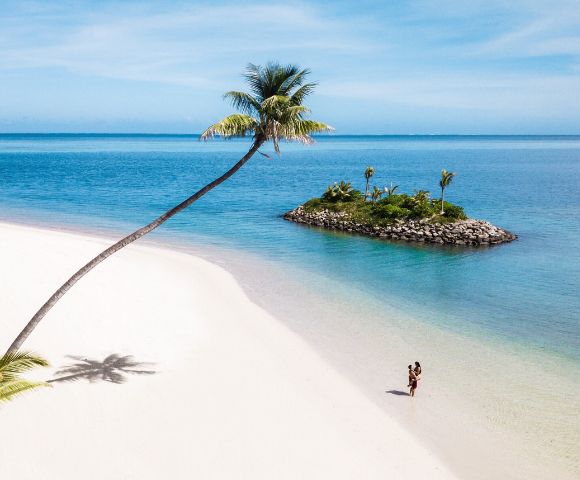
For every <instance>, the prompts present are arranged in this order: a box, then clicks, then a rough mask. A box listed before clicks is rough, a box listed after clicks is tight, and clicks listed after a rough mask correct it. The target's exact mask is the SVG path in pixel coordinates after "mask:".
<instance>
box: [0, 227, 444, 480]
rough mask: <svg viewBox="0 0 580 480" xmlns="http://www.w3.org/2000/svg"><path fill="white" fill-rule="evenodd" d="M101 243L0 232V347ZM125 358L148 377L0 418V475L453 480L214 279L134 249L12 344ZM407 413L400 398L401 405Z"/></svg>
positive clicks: (0, 411) (88, 386) (96, 385)
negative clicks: (0, 437) (22, 339)
mask: <svg viewBox="0 0 580 480" xmlns="http://www.w3.org/2000/svg"><path fill="white" fill-rule="evenodd" d="M107 244H108V241H107V240H102V239H98V238H91V237H85V236H80V235H76V234H70V233H61V232H56V231H49V230H40V229H35V228H29V227H23V226H16V225H9V224H0V265H1V269H2V275H1V276H0V292H1V295H0V312H1V315H0V331H1V338H0V339H1V342H0V343H1V344H0V348H2V349H5V348H6V347H8V345H9V344H10V342H11V341H12V340H13V338H14V336H15V335H16V334H17V333H18V332H19V331H20V329H21V328H22V326H23V325H24V324H25V323H26V321H28V319H29V317H30V316H31V315H32V314H33V313H34V311H35V310H36V309H37V308H38V307H39V306H40V304H42V302H44V301H45V299H46V298H47V297H48V296H49V295H50V294H51V293H52V291H53V290H54V289H55V288H56V287H57V286H58V285H60V283H61V282H62V281H64V280H65V279H66V278H67V277H68V276H69V275H70V274H71V273H72V272H73V271H74V270H76V268H78V267H79V266H80V265H81V264H82V263H83V262H84V261H86V260H88V259H89V258H91V257H92V256H93V255H94V254H96V253H98V251H100V250H101V249H102V248H103V247H104V246H106V245H107ZM23 349H24V350H32V351H34V352H36V353H38V354H41V355H42V356H44V357H45V358H47V359H48V360H49V361H50V363H51V368H50V369H44V370H42V369H40V370H37V371H36V372H35V377H36V378H43V379H48V378H53V375H54V373H55V372H56V371H57V370H59V369H60V368H62V367H63V366H64V365H69V364H72V363H76V362H78V361H77V360H74V359H71V358H68V357H67V356H68V355H72V356H78V357H81V358H88V359H92V360H96V361H99V362H102V361H103V360H104V359H105V358H106V357H107V356H109V355H111V354H118V355H123V356H125V355H131V356H133V357H134V359H135V360H136V361H138V362H144V363H147V364H146V365H141V366H139V367H135V368H138V369H139V368H140V369H143V370H154V371H155V372H156V373H155V374H150V375H137V374H130V373H127V374H122V375H124V376H125V379H126V381H125V382H124V383H121V384H115V383H111V382H107V381H101V380H99V381H95V382H93V383H90V382H88V381H87V380H86V379H84V378H81V379H79V380H77V381H74V382H54V383H53V384H52V385H53V386H52V388H45V389H41V390H37V391H34V392H30V393H28V394H25V395H23V396H22V397H20V398H18V399H16V400H15V401H13V402H9V403H5V404H2V405H0V425H2V432H3V435H4V438H5V441H4V442H2V443H3V444H2V447H1V448H0V478H3V479H4V478H6V479H11V480H24V479H26V480H29V479H30V480H32V479H35V480H41V479H42V480H53V479H54V480H57V479H58V480H68V479H70V480H73V479H74V480H77V479H79V478H82V479H83V480H89V479H99V480H103V479H121V478H122V479H139V480H144V479H159V478H172V479H176V480H177V479H186V478H187V479H192V478H200V479H221V478H223V479H253V480H256V479H274V478H275V479H297V478H301V479H310V478H312V479H324V478H332V479H358V478H364V479H375V478H376V479H378V478H380V479H384V478H393V479H399V480H402V479H431V480H436V479H450V478H455V477H454V476H453V474H452V473H450V471H449V469H448V468H447V467H446V466H445V465H444V464H442V463H441V462H440V461H439V459H438V458H437V457H436V456H434V455H433V454H432V453H431V452H430V451H429V450H428V449H426V448H425V447H424V446H423V445H422V444H421V443H420V442H419V441H418V440H417V439H416V438H414V437H413V436H412V435H411V434H410V433H408V432H407V431H406V430H405V429H404V428H402V427H401V426H400V425H399V424H398V423H396V422H395V421H394V420H392V419H391V418H390V417H389V416H388V414H387V413H385V412H384V411H382V410H381V409H379V408H378V407H377V406H376V405H375V404H374V403H372V402H371V401H370V400H369V399H368V398H367V397H365V396H364V395H363V394H362V393H361V392H360V391H359V390H358V389H357V388H356V387H354V386H353V385H352V384H351V383H350V382H349V381H348V380H346V379H345V378H344V377H343V376H342V375H341V374H339V373H338V372H337V371H336V370H334V369H333V368H332V367H331V366H329V364H327V363H326V362H325V361H324V360H323V359H322V358H321V357H320V356H319V355H318V354H317V353H316V352H315V351H314V350H312V348H311V347H310V346H308V345H307V344H306V343H305V342H304V341H303V340H302V339H301V338H300V337H298V336H297V335H296V334H294V333H293V332H291V331H290V330H289V329H287V328H286V327H285V326H284V325H283V324H281V323H280V322H279V321H278V320H277V319H276V318H273V317H272V316H270V315H269V314H268V313H267V312H265V311H264V310H262V309H261V308H259V307H258V306H256V305H255V304H253V303H252V302H250V300H248V298H247V297H246V295H245V294H244V292H243V290H242V289H241V288H240V287H239V285H238V284H237V283H236V281H235V280H234V278H233V277H232V276H231V275H230V274H229V273H228V272H226V271H225V270H223V269H222V268H221V267H218V266H215V265H213V264H211V263H208V262H207V261H205V260H202V259H199V258H196V257H194V256H191V255H187V254H184V253H178V252H174V251H171V250H166V249H161V248H153V247H149V246H140V245H134V246H130V247H128V248H126V249H125V250H124V251H122V252H120V253H119V254H117V255H116V256H114V257H112V258H110V259H109V260H107V261H106V262H104V263H103V264H101V265H99V266H98V267H97V268H96V269H95V270H94V271H93V272H91V273H90V274H89V275H88V276H86V277H85V278H84V279H83V280H81V282H80V283H79V284H77V286H75V287H74V288H73V289H72V290H71V291H70V292H69V293H68V294H67V295H66V296H65V297H64V298H63V299H62V300H61V301H60V302H59V303H58V304H57V305H56V307H55V308H54V309H53V310H52V311H51V312H50V313H49V314H48V315H47V317H46V318H45V319H44V320H43V321H42V323H41V324H40V326H39V327H38V328H37V330H36V331H35V332H34V333H33V334H32V336H31V337H30V338H29V340H28V341H27V342H26V344H25V345H24V348H23ZM409 401H412V400H411V399H409Z"/></svg>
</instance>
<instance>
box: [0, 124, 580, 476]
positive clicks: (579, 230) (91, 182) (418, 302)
mask: <svg viewBox="0 0 580 480" xmlns="http://www.w3.org/2000/svg"><path fill="white" fill-rule="evenodd" d="M248 146H249V143H248V142H247V141H241V140H240V141H226V142H224V141H214V142H209V143H201V142H198V141H197V139H196V137H195V136H182V135H57V134H54V135H0V220H5V221H19V222H25V223H32V224H41V225H52V226H55V227H62V226H65V227H70V228H77V229H81V230H89V231H94V232H105V233H108V234H114V235H120V234H123V233H127V232H129V231H131V229H133V228H134V227H137V226H141V225H142V224H145V223H147V222H149V221H150V220H151V219H153V218H155V217H156V216H158V215H159V214H161V213H163V212H164V211H165V210H167V209H168V208H170V207H172V206H174V205H175V204H177V203H178V202H180V201H181V200H183V199H184V198H185V197H187V196H189V195H190V194H191V193H192V192H194V191H195V190H196V189H197V188H199V187H201V186H203V185H204V184H205V183H207V182H208V181H210V180H212V179H214V178H215V177H217V176H218V175H220V174H221V173H222V172H224V171H225V170H226V169H227V168H228V167H229V166H231V165H232V164H233V163H234V162H235V161H237V159H238V158H239V157H240V156H241V155H242V154H243V153H245V151H246V150H247V148H248ZM282 147H283V153H282V156H281V157H280V158H278V157H275V156H274V155H273V154H272V152H271V148H269V147H267V148H265V149H264V152H265V153H269V154H271V155H272V158H271V159H268V158H265V157H263V156H261V155H257V156H256V157H255V158H253V159H252V160H251V161H250V162H249V163H248V164H247V165H246V166H245V167H244V168H243V169H242V170H241V171H240V172H239V173H238V174H236V175H235V177H234V178H233V179H231V180H230V181H228V182H227V183H226V184H224V185H222V186H220V187H219V188H218V189H216V190H214V191H212V192H210V193H209V194H208V195H206V196H205V197H203V198H202V199H201V200H200V201H199V202H198V203H196V204H194V206H193V207H191V208H190V209H189V210H187V211H186V212H183V213H181V214H179V215H178V216H177V217H175V218H174V219H172V220H170V221H169V222H168V223H167V224H165V225H164V226H163V227H162V228H161V229H160V230H159V232H156V233H154V237H153V238H155V239H157V240H159V241H165V240H167V241H169V240H171V241H178V242H180V243H181V244H185V245H191V246H197V247H200V246H206V247H208V246H209V247H211V248H215V249H217V250H218V251H237V252H240V251H243V252H246V253H247V255H248V258H252V259H256V261H258V262H259V261H260V260H263V261H264V264H267V265H273V266H275V267H276V268H277V269H278V270H279V271H282V272H286V273H287V274H288V276H289V277H292V279H293V281H294V283H295V284H300V288H302V289H303V290H302V293H296V295H300V296H301V297H302V298H301V299H300V302H295V303H301V302H302V300H304V302H306V301H307V300H308V299H307V298H306V297H307V295H309V294H310V293H312V294H316V295H317V296H316V299H315V300H313V301H312V305H314V304H315V303H316V304H321V303H324V302H328V304H329V305H330V304H331V303H332V302H333V301H334V300H333V299H335V300H336V299H337V298H339V296H340V298H341V299H342V300H343V301H346V302H347V303H349V304H350V305H351V307H352V306H354V310H353V311H352V312H350V311H348V308H349V307H348V306H345V307H344V308H343V307H341V309H340V312H338V313H337V320H336V321H337V324H336V325H337V328H338V323H339V320H338V317H339V316H340V314H341V312H342V314H343V315H347V313H348V315H350V320H351V323H352V324H354V325H360V324H362V323H364V324H365V328H368V329H369V330H368V331H372V332H374V333H373V334H372V335H369V336H368V338H369V340H368V342H367V343H368V351H371V350H372V345H371V344H372V338H375V337H376V338H378V337H377V335H378V334H377V333H376V332H378V331H379V328H378V325H379V324H386V323H388V322H389V321H391V320H389V318H391V317H388V316H384V317H383V316H382V315H381V312H382V310H383V308H384V309H385V311H387V309H389V311H390V310H392V309H395V310H396V311H398V312H401V314H402V315H403V316H408V317H409V318H413V319H414V321H417V322H418V323H417V324H418V325H419V326H420V327H418V328H424V329H425V332H426V334H425V335H423V337H425V336H427V337H428V336H430V335H433V338H432V340H433V342H435V343H436V342H437V341H438V340H437V338H436V336H435V335H434V333H433V332H435V331H437V332H443V333H442V335H443V334H445V335H447V334H449V335H452V336H455V337H454V338H461V339H465V341H466V342H468V341H469V342H474V343H473V345H496V346H498V348H501V349H502V351H503V352H507V354H506V355H511V354H512V353H513V352H518V353H517V355H519V356H515V357H509V356H506V357H503V356H496V355H495V354H490V355H489V358H490V359H489V360H484V359H483V357H484V356H485V355H487V354H484V353H481V355H480V357H478V358H479V360H478V362H476V363H474V364H473V365H470V366H469V368H470V369H471V370H472V371H473V369H476V368H477V366H478V365H486V367H485V368H483V367H482V368H481V370H482V372H484V371H490V369H491V370H494V369H497V371H502V372H503V373H505V368H504V367H505V365H496V366H495V367H493V368H491V367H489V365H492V364H493V362H494V361H497V362H500V360H499V359H500V358H501V359H502V360H501V361H502V362H503V359H504V358H507V359H508V361H513V362H516V363H520V362H524V358H525V362H528V363H526V368H525V372H524V373H522V374H520V373H518V374H517V378H518V379H524V378H526V380H525V381H524V380H521V382H520V383H521V385H519V386H518V388H520V391H519V392H518V394H517V395H516V394H515V393H514V394H513V397H511V398H508V397H509V394H504V390H505V389H503V387H502V386H501V382H502V381H503V380H501V381H499V383H500V385H499V386H498V377H497V376H495V375H494V376H490V378H489V379H488V380H485V378H484V376H481V377H478V378H480V379H482V380H481V381H480V383H481V384H484V385H485V388H486V392H488V394H486V400H485V402H486V403H484V402H483V400H481V398H482V395H481V390H478V391H476V390H477V389H478V388H480V389H481V388H482V387H481V385H473V386H471V385H470V386H469V388H467V386H466V387H465V397H466V398H469V395H470V394H471V395H472V403H477V402H478V401H481V411H484V410H485V412H486V413H485V416H486V418H488V419H490V424H494V425H496V424H497V425H500V427H501V428H503V427H504V426H505V425H507V424H509V423H510V422H512V423H513V426H511V425H510V428H512V430H514V431H516V430H517V431H519V432H520V433H521V435H522V438H527V440H526V441H529V442H530V444H531V443H534V442H539V440H538V438H544V436H546V435H548V434H547V433H546V434H545V433H544V432H546V431H551V432H552V433H553V437H549V438H547V439H545V445H543V446H542V451H545V450H546V449H547V448H552V446H553V448H554V450H553V451H551V452H552V453H550V455H549V457H550V459H553V458H554V455H556V456H557V455H558V453H557V452H558V451H559V452H563V454H562V462H563V464H564V467H565V468H566V469H567V471H568V472H574V471H575V472H578V470H577V468H578V457H577V455H574V454H573V451H574V444H575V442H577V440H578V431H577V427H578V424H576V426H574V425H572V426H570V423H571V422H570V420H571V419H572V420H575V421H577V420H578V417H577V416H572V417H570V416H569V412H570V410H569V405H568V404H564V403H563V402H562V398H561V397H558V396H554V395H553V394H552V391H556V392H558V391H560V386H558V385H554V384H553V383H552V382H553V381H554V379H556V381H558V380H557V378H558V376H557V374H558V371H560V373H562V372H565V371H567V372H569V371H577V369H578V367H579V366H580V253H579V252H580V136H565V137H557V136H508V137H503V136H468V137H456V136H326V137H321V138H318V139H317V142H316V144H314V145H312V146H308V147H304V146H301V145H295V144H287V145H283V146H282ZM368 165H372V166H373V167H374V168H375V172H376V173H375V176H374V178H373V179H372V184H376V185H379V186H383V185H390V184H391V182H393V183H395V184H397V185H399V190H400V191H403V192H408V193H413V191H414V190H418V189H424V190H430V191H431V192H433V195H434V196H437V195H438V194H439V192H438V178H439V175H440V171H441V169H442V168H446V169H447V170H451V171H453V172H456V173H457V176H456V178H455V179H454V181H453V183H452V185H451V186H450V187H449V188H448V190H447V191H446V198H447V199H448V200H449V201H451V202H454V203H458V204H460V205H462V206H463V207H464V208H465V211H466V212H467V214H468V215H469V216H471V217H474V218H481V219H486V220H489V221H491V222H492V223H494V224H496V225H499V226H501V227H504V228H506V229H508V230H511V231H513V232H515V233H516V234H517V235H518V236H519V239H518V240H517V241H516V242H513V243H511V244H506V245H502V246H498V247H493V248H484V249H474V248H471V249H458V248H442V247H436V246H428V245H412V244H404V243H389V242H383V241H378V240H374V239H366V238H362V237H357V236H349V235H345V234H340V233H332V232H325V231H321V230H318V229H313V228H307V227H304V226H300V225H296V224H293V223H289V222H286V221H284V220H283V219H282V218H281V217H280V216H281V214H283V213H284V212H285V211H287V210H290V209H292V208H294V207H295V206H297V205H299V204H300V203H303V202H304V201H305V200H307V199H309V198H311V197H313V196H318V195H320V194H321V193H322V192H323V191H324V190H325V188H326V186H327V185H328V184H330V183H332V182H335V181H340V180H348V181H352V182H353V184H354V185H355V186H356V187H358V188H360V189H363V188H364V177H363V172H364V169H365V168H366V167H367V166H368ZM266 270H267V269H266ZM267 274H268V273H265V275H267ZM254 283H255V282H254ZM265 283H268V282H265ZM271 285H274V284H273V283H272V284H271ZM288 285H290V283H289V284H288ZM254 286H255V285H254ZM250 287H251V285H250ZM258 287H259V288H262V289H263V290H264V291H266V290H268V284H266V285H258ZM272 288H274V287H272ZM277 288H278V289H279V291H276V292H274V293H273V294H271V296H272V298H271V299H270V305H272V306H273V307H272V308H274V309H276V307H277V306H278V305H277V302H281V301H287V300H281V299H282V297H283V295H284V292H286V293H285V294H286V295H288V291H290V290H291V289H290V287H288V288H285V287H280V286H278V287H277ZM296 288H298V287H296ZM296 292H298V290H296ZM355 292H356V293H355ZM294 300H296V299H295V298H294ZM335 306H336V305H335ZM313 311H314V309H313V308H312V309H311V308H309V309H305V310H304V315H303V318H309V317H308V315H309V312H310V313H312V312H313ZM290 314H291V315H294V316H296V313H294V314H292V312H290ZM358 318H360V319H361V320H360V322H359V321H358V320H357V319H358ZM401 318H402V317H401ZM316 321H320V322H321V323H325V322H326V326H327V327H329V325H330V327H329V331H330V330H331V329H332V325H331V323H330V322H329V320H328V318H325V315H324V314H323V313H320V314H317V315H316V316H313V318H309V320H308V322H316ZM373 322H374V324H375V326H376V327H377V328H375V327H374V326H372V325H371V324H372V323H373ZM343 323H344V322H343ZM345 324H346V323H345ZM349 328H351V329H352V327H349ZM351 333H352V331H351ZM329 335H330V334H329ZM357 335H359V336H360V338H361V339H362V338H363V335H362V334H361V332H360V331H359V330H356V332H355V333H352V334H348V335H347V336H348V337H349V342H351V343H353V342H354V343H356V341H357V340H356V338H358V337H357ZM402 336H403V337H404V336H405V335H404V334H403V335H402ZM379 337H380V335H379ZM386 337H387V334H385V335H384V338H386ZM417 338H419V337H417ZM353 339H355V340H353ZM360 341H361V342H365V341H366V340H364V339H363V340H360ZM420 341H421V340H418V342H420ZM337 342H338V340H337ZM441 342H442V343H441V344H440V345H443V343H444V342H447V340H441ZM347 343H348V342H346V341H344V342H343V343H341V345H342V346H344V349H343V351H347V349H348V347H347ZM435 343H434V344H435ZM454 343H457V342H454ZM378 344H379V343H378V342H377V345H378ZM383 344H384V342H383ZM365 345H366V344H365ZM438 345H439V344H438ZM465 345H467V343H465ZM365 348H366V346H365ZM393 348H396V346H395V345H393ZM425 348H428V345H427V344H426V347H425ZM437 348H439V349H440V350H441V349H442V347H440V346H439V347H437ZM450 348H451V347H450ZM473 348H475V347H473ZM473 348H472V347H469V348H468V347H465V348H464V349H463V350H461V352H460V353H457V355H463V356H469V355H471V352H474V350H473ZM378 349H379V347H377V352H378ZM355 350H356V348H354V347H353V350H352V351H353V352H354V351H355ZM360 350H361V349H359V351H360ZM422 351H423V350H422ZM424 351H425V352H426V350H424ZM448 351H451V350H448ZM498 351H499V350H498ZM380 355H382V354H379V353H377V356H376V357H375V358H376V364H377V365H380V364H384V363H385V362H387V361H388V359H386V357H385V358H382V357H380ZM426 355H427V354H426V353H424V354H423V356H426ZM474 355H475V353H474ZM514 355H515V354H514ZM343 356H344V355H343ZM337 357H338V355H337ZM350 357H351V358H358V361H359V362H360V363H361V365H365V366H366V367H367V368H366V370H367V371H368V370H369V369H368V365H369V363H371V362H372V359H370V357H369V358H366V357H364V354H361V356H360V357H357V354H356V353H352V355H351V356H350ZM433 358H434V359H433V361H432V364H433V367H434V368H435V367H436V366H437V363H436V362H437V361H438V360H437V359H436V356H434V357H433ZM494 359H495V360H494ZM455 361H456V360H455V359H449V360H448V363H447V364H445V365H443V364H441V369H448V368H449V365H452V364H453V362H455ZM404 362H405V365H406V360H404ZM486 362H487V363H486ZM500 363H501V362H500ZM522 364H523V363H522ZM546 365H550V368H552V369H553V371H554V373H555V377H554V379H552V378H549V379H548V377H542V378H543V379H545V381H544V382H543V383H542V382H540V383H538V385H536V383H535V382H537V381H538V378H539V377H541V374H540V373H538V372H540V370H537V371H536V370H535V368H536V367H537V368H538V369H541V368H544V367H545V366H546ZM360 371H361V372H364V371H365V370H364V369H361V370H360ZM532 372H534V373H533V375H532ZM527 374H530V376H529V379H528V377H526V375H527ZM482 375H484V374H483V373H482ZM362 376H364V373H361V374H360V375H358V377H362ZM507 378H508V380H507V381H508V382H510V380H509V377H507ZM578 378H579V377H578V376H573V377H572V379H573V381H574V382H575V381H576V379H578ZM373 381H375V382H376V383H378V382H379V380H378V379H369V380H368V382H367V383H368V384H372V382H373ZM445 381H446V376H445V374H443V373H442V374H440V377H439V378H438V383H439V384H441V385H443V384H444V383H445ZM486 382H487V383H486ZM546 384H547V386H546ZM465 385H469V384H468V383H465ZM500 387H502V388H500ZM576 387H578V385H577V384H576ZM449 388H453V383H451V382H450V383H449ZM494 388H495V389H497V392H495V393H493V395H495V394H496V393H497V400H494V398H495V397H493V395H492V394H491V393H489V392H493V389H494ZM382 391H383V392H384V388H383V390H382ZM522 392H523V395H522ZM530 392H534V393H533V395H532V394H531V393H530ZM522 397H526V398H528V397H532V398H533V401H530V402H529V405H524V406H522ZM571 398H572V397H570V398H567V399H566V401H568V400H570V399H571ZM396 400H398V399H394V400H393V401H396ZM492 400H493V401H492ZM450 401H451V400H450ZM576 405H578V404H577V403H576ZM458 408H459V407H458ZM545 412H551V414H550V415H551V416H550V415H548V416H546V418H545V423H544V424H543V423H542V421H539V420H538V418H544V415H545ZM437 415H438V414H437V412H434V414H433V415H432V416H437ZM427 421H428V419H427ZM550 435H551V434H550ZM526 436H527V437H526ZM554 442H555V443H554ZM538 445H539V443H538ZM576 445H577V443H576ZM554 452H556V453H555V454H554ZM547 457H548V456H547ZM546 461H548V460H546ZM532 474H533V472H532ZM505 478H507V477H505ZM514 478H517V475H516V477H514ZM530 478H531V477H530Z"/></svg>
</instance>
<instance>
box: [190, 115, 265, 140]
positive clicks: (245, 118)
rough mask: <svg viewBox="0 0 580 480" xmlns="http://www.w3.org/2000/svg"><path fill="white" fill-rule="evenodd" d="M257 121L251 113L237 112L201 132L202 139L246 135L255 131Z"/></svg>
mask: <svg viewBox="0 0 580 480" xmlns="http://www.w3.org/2000/svg"><path fill="white" fill-rule="evenodd" d="M256 126H257V122H256V120H255V119H254V118H252V117H250V116H249V115H243V114H239V113H235V114H233V115H230V116H228V117H226V118H224V119H223V120H221V121H220V122H218V123H216V124H214V125H212V126H211V127H209V128H208V129H207V130H206V131H205V132H203V133H202V134H201V138H202V139H204V140H205V139H207V138H211V137H214V136H215V135H220V136H222V137H225V138H228V137H245V136H246V135H248V134H249V133H252V132H254V131H255V129H256Z"/></svg>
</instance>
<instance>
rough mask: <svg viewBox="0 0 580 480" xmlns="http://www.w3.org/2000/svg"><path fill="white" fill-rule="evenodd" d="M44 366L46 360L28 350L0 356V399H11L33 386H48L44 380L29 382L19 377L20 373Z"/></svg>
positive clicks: (46, 363)
mask: <svg viewBox="0 0 580 480" xmlns="http://www.w3.org/2000/svg"><path fill="white" fill-rule="evenodd" d="M46 366H48V362H47V361H46V360H44V359H43V358H41V357H39V356H37V355H34V354H32V353H29V352H13V353H7V354H6V355H4V356H2V357H0V401H7V400H11V399H12V398H13V397H14V396H16V395H19V394H21V393H23V392H25V391H27V390H32V389H33V388H37V387H42V386H48V384H47V383H46V382H30V381H28V380H24V379H22V378H20V375H21V374H22V373H25V372H27V371H29V370H31V369H33V368H35V367H46Z"/></svg>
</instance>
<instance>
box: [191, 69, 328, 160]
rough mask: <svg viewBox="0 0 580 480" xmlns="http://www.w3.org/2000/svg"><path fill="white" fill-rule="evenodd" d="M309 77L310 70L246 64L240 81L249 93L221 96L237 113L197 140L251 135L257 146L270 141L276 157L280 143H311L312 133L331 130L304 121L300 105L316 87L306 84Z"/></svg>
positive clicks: (303, 112) (305, 112) (315, 123)
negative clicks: (242, 78)
mask: <svg viewBox="0 0 580 480" xmlns="http://www.w3.org/2000/svg"><path fill="white" fill-rule="evenodd" d="M309 74H310V70H308V69H306V68H304V69H301V68H299V67H298V66H296V65H286V66H282V65H280V64H278V63H273V62H271V63H268V64H267V65H266V66H264V67H262V66H259V65H253V64H249V65H248V67H247V69H246V72H245V73H244V78H245V79H246V81H247V83H248V84H249V86H250V91H251V93H247V92H239V91H231V92H227V93H226V94H225V95H224V98H228V99H229V100H231V102H232V105H233V107H234V108H236V109H237V110H239V111H240V112H241V113H235V114H233V115H229V116H227V117H225V118H224V119H223V120H221V121H219V122H217V123H215V124H214V125H212V126H210V127H209V128H208V129H207V130H206V131H205V132H203V133H202V135H201V139H203V140H206V139H209V138H211V137H213V136H215V135H220V136H221V137H225V138H228V137H245V136H247V135H249V134H252V135H253V136H254V140H255V141H257V142H259V143H260V144H262V143H264V142H266V141H270V140H271V141H272V142H273V143H274V150H275V151H276V153H280V139H284V140H287V141H298V142H302V143H305V144H308V143H312V138H311V136H310V135H311V134H312V133H316V132H324V131H331V130H333V129H332V127H330V126H328V125H326V124H325V123H322V122H317V121H315V120H308V119H306V118H305V117H306V115H307V114H308V112H309V110H308V108H307V107H305V106H304V105H303V104H302V103H303V101H304V99H305V98H306V97H307V96H308V95H309V94H310V93H312V92H313V91H314V88H315V87H316V83H308V82H306V78H307V77H308V75H309Z"/></svg>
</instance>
